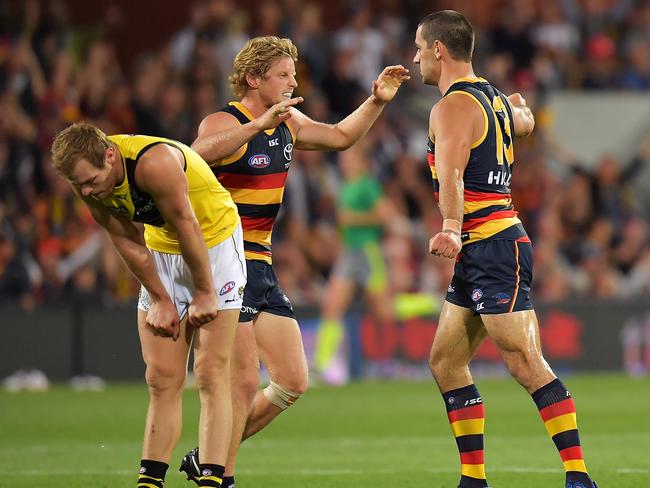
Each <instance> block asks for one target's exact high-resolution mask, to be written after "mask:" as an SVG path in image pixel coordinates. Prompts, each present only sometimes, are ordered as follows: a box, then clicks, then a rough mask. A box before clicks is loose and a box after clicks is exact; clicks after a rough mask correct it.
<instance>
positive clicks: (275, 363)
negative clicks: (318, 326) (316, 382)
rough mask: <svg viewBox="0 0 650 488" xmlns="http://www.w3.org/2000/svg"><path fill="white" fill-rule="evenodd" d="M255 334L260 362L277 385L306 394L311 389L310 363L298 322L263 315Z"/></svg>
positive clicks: (261, 314) (256, 323) (264, 313)
mask: <svg viewBox="0 0 650 488" xmlns="http://www.w3.org/2000/svg"><path fill="white" fill-rule="evenodd" d="M254 330H255V339H256V341H257V347H258V350H259V354H260V358H261V359H262V362H264V364H265V365H266V367H267V368H268V370H269V373H270V375H271V378H272V379H273V381H275V382H276V383H278V384H280V385H282V387H283V388H285V389H287V390H290V391H294V392H303V391H304V390H305V389H306V388H307V359H306V358H305V350H304V348H303V344H302V335H301V334H300V328H299V327H298V322H297V321H296V320H295V319H293V318H291V317H283V316H280V315H273V314H270V313H267V312H261V313H260V314H259V315H258V316H257V317H256V319H255V326H254Z"/></svg>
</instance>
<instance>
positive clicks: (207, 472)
mask: <svg viewBox="0 0 650 488" xmlns="http://www.w3.org/2000/svg"><path fill="white" fill-rule="evenodd" d="M201 476H212V471H211V470H209V469H204V470H203V471H201Z"/></svg>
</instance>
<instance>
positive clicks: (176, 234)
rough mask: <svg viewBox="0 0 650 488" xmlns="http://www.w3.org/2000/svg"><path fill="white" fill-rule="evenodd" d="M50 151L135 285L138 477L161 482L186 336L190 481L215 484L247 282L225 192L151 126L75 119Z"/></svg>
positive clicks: (226, 436)
mask: <svg viewBox="0 0 650 488" xmlns="http://www.w3.org/2000/svg"><path fill="white" fill-rule="evenodd" d="M52 159H53V164H54V167H55V168H56V170H57V171H58V172H59V173H60V174H61V175H63V176H64V177H65V178H66V179H67V180H68V181H69V182H70V183H71V185H72V187H73V189H74V191H75V193H77V194H78V195H79V196H80V197H81V198H82V200H83V201H84V202H85V203H86V205H87V206H88V208H89V209H90V212H91V213H92V216H93V217H94V219H95V220H96V221H97V222H98V223H99V224H100V225H101V226H102V227H104V229H106V231H107V232H108V234H109V236H110V238H111V240H112V242H113V245H114V246H115V248H116V249H117V251H118V252H119V254H120V255H121V257H122V259H123V260H124V262H125V263H126V264H127V266H128V267H129V269H130V270H131V271H132V272H133V274H134V275H135V276H136V277H137V278H138V280H140V283H141V284H142V289H141V293H140V300H139V303H138V332H139V335H140V342H141V345H142V355H143V358H144V361H145V363H146V366H147V369H146V380H147V384H148V386H149V410H148V413H147V420H146V429H145V435H144V444H143V449H142V461H141V466H140V476H139V480H138V487H141V488H145V487H146V488H151V487H157V488H160V487H162V486H163V483H164V478H165V473H166V471H167V467H168V463H169V458H170V456H171V453H172V450H173V449H174V446H175V445H176V443H177V441H178V438H179V436H180V432H181V399H182V392H183V385H184V382H185V377H186V372H187V361H188V356H189V349H190V344H193V345H194V373H195V376H196V383H197V386H198V390H199V396H200V399H201V417H200V425H199V445H200V446H201V452H202V453H205V454H204V455H202V458H203V464H202V465H201V466H200V471H201V472H200V476H199V478H198V483H199V486H211V487H218V486H221V481H222V478H223V470H224V464H225V461H226V455H227V451H228V448H227V446H228V443H229V441H230V433H231V425H232V413H231V398H230V354H231V349H232V343H233V340H234V336H235V328H236V324H237V319H238V316H239V308H240V307H241V303H242V297H243V290H244V287H245V285H246V268H245V263H244V260H243V256H244V252H243V241H242V231H241V224H240V222H239V217H238V215H237V210H236V207H235V204H234V203H233V201H232V198H231V197H230V194H229V193H228V192H227V191H226V190H225V189H224V188H223V187H222V186H221V185H220V184H219V182H218V181H217V179H216V178H215V177H214V175H213V174H212V171H210V168H209V167H208V165H207V164H206V163H205V161H203V159H201V157H200V156H199V155H198V154H196V153H195V152H194V151H192V150H191V149H190V148H189V147H187V146H184V145H183V144H181V143H178V142H175V141H171V140H168V139H163V138H159V137H148V136H138V135H134V136H127V135H117V136H109V137H107V136H106V135H105V134H104V133H103V132H102V131H101V130H99V129H97V128H96V127H94V126H92V125H90V124H86V123H79V124H74V125H72V126H70V127H68V128H67V129H65V130H63V131H62V132H60V133H59V134H58V135H57V136H56V138H55V140H54V143H53V145H52ZM134 222H140V223H143V224H144V232H143V231H142V230H141V227H139V226H136V225H135V223H134ZM192 339H193V342H192Z"/></svg>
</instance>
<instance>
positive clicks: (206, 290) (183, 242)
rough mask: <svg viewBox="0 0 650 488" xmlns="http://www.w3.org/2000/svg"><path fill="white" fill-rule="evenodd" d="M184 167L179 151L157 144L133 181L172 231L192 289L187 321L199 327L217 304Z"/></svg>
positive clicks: (142, 158) (142, 161) (147, 153)
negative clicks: (174, 233) (175, 235)
mask: <svg viewBox="0 0 650 488" xmlns="http://www.w3.org/2000/svg"><path fill="white" fill-rule="evenodd" d="M184 164H185V162H184V159H183V156H182V153H181V152H180V150H179V149H176V148H173V147H171V146H168V145H166V144H157V145H155V146H153V147H152V148H150V149H149V150H147V152H146V153H144V155H142V156H141V158H140V161H139V163H138V166H137V168H136V173H135V178H136V182H137V183H138V186H139V187H140V188H142V189H143V190H144V191H146V192H147V193H149V194H150V195H151V196H152V197H153V199H154V202H155V203H156V207H157V208H158V210H159V211H160V214H161V215H162V216H163V218H164V219H165V222H166V223H167V224H169V225H170V226H171V227H172V228H173V229H174V230H176V233H177V235H178V243H179V245H180V248H181V253H182V255H183V258H184V260H185V262H186V263H187V266H188V267H189V269H190V273H191V274H192V281H193V283H194V289H195V292H194V299H193V301H192V304H191V305H190V309H189V311H188V315H189V317H188V320H189V321H190V324H191V325H193V326H199V325H201V324H204V323H206V322H209V321H211V320H213V319H214V318H215V317H216V316H217V306H218V304H217V297H216V294H215V291H214V285H213V280H212V268H211V266H210V262H209V259H208V249H207V247H206V245H205V240H204V239H203V233H202V232H201V228H200V226H199V222H198V220H197V218H196V215H195V214H194V210H193V209H192V206H191V205H190V200H189V195H188V186H187V177H186V175H185V172H184V171H183V165H184Z"/></svg>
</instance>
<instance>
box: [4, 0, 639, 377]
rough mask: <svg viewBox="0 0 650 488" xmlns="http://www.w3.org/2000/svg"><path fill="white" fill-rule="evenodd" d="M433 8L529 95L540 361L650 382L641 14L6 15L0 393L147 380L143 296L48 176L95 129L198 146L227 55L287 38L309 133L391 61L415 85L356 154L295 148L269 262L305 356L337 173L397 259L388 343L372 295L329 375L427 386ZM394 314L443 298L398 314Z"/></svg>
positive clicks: (250, 10)
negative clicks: (22, 380) (423, 60)
mask: <svg viewBox="0 0 650 488" xmlns="http://www.w3.org/2000/svg"><path fill="white" fill-rule="evenodd" d="M442 8H454V9H456V10H459V11H461V12H463V13H464V14H465V15H466V16H467V17H468V18H469V20H470V21H471V22H472V24H473V26H474V28H475V31H476V37H477V43H476V45H477V50H476V53H475V63H474V67H475V71H476V73H477V74H478V75H480V76H483V77H485V78H487V79H488V80H489V81H490V82H492V83H493V84H494V85H495V86H496V87H498V88H499V89H500V90H501V91H503V92H505V93H512V92H521V93H522V94H523V95H524V96H525V98H526V100H527V101H528V104H529V105H530V106H531V107H532V109H533V110H534V113H535V116H536V122H537V123H536V128H535V131H534V133H533V135H532V136H531V137H528V138H527V139H525V140H521V141H517V142H516V145H515V146H516V150H515V158H516V163H515V166H514V177H513V182H512V195H513V201H514V204H515V208H516V210H517V211H518V212H519V218H520V219H521V220H522V222H523V223H524V225H525V227H526V229H527V231H528V233H529V235H530V237H531V239H532V241H533V245H534V253H535V255H534V259H535V269H534V283H533V292H532V298H533V300H534V303H535V304H536V307H537V308H538V310H539V312H540V318H541V324H542V335H543V340H544V348H545V351H546V355H547V356H548V358H549V360H550V361H551V362H552V363H553V366H555V367H556V368H563V369H566V370H571V371H574V370H625V371H628V372H629V373H630V374H634V375H641V374H646V373H647V371H648V357H649V356H650V353H649V352H648V350H649V346H648V343H649V339H648V335H649V333H648V326H647V325H646V323H647V321H648V319H647V316H648V314H650V238H649V230H648V218H649V216H650V191H648V188H650V170H648V163H649V162H650V1H648V0H599V1H591V0H485V1H480V2H478V1H471V0H449V1H427V2H424V1H417V0H412V1H402V0H367V1H356V2H346V1H343V0H332V1H328V2H324V1H301V0H269V1H265V2H257V1H253V0H244V1H239V2H234V1H232V0H194V1H189V2H182V4H179V2H174V1H171V0H165V1H156V2H154V1H145V0H142V1H137V2H133V1H128V0H101V1H99V0H98V1H93V2H87V1H82V0H48V1H45V0H24V1H12V0H0V328H1V331H2V334H3V336H4V338H3V340H2V341H0V378H3V377H5V376H8V375H10V374H11V373H12V372H14V371H17V370H19V369H27V368H36V369H41V370H42V371H44V372H45V373H46V374H47V375H48V376H49V377H51V378H52V379H57V380H64V379H67V378H70V377H72V376H77V375H80V374H95V375H99V376H102V377H105V378H108V379H141V378H142V372H143V371H142V361H141V359H140V353H139V347H138V338H137V334H136V327H135V321H136V314H135V306H134V304H133V302H134V299H135V297H136V296H137V293H138V290H139V286H138V284H137V282H136V281H135V280H134V279H133V277H132V276H131V275H130V274H129V273H128V271H127V270H126V268H125V267H124V265H123V264H122V262H121V260H120V259H119V258H118V257H117V255H116V253H115V252H114V250H113V249H112V247H111V245H110V244H109V242H108V240H107V238H106V236H105V235H104V233H103V232H102V231H101V230H100V229H99V228H98V227H97V225H96V224H95V223H94V222H93V220H92V218H91V217H90V215H89V214H88V211H87V209H86V208H85V207H84V206H83V205H82V204H81V203H80V202H79V201H78V200H77V199H76V198H75V197H74V195H73V194H72V192H71V188H70V187H69V185H68V184H67V183H66V182H64V181H62V180H61V179H60V178H59V177H58V176H57V175H56V174H54V172H53V170H52V167H51V161H50V145H51V142H52V138H53V136H54V135H55V134H56V133H57V132H58V131H60V130H61V129H63V128H64V127H66V126H67V125H69V124H70V123H72V122H75V121H78V120H88V121H89V122H92V123H94V124H96V125H98V126H99V127H100V128H102V129H103V130H105V131H106V132H107V133H140V134H151V135H156V136H165V137H169V138H172V139H176V140H179V141H182V142H184V143H187V144H191V143H192V141H193V140H194V139H195V137H196V133H197V128H198V125H199V123H200V121H201V120H202V119H203V117H205V116H206V115H207V114H210V113H212V112H214V111H216V110H219V109H220V108H221V107H222V106H223V105H224V104H225V103H227V102H228V101H229V100H231V99H232V95H231V94H230V91H229V85H228V75H229V73H230V71H231V68H232V61H233V57H234V55H235V53H237V51H238V50H239V49H240V48H241V47H242V46H243V44H244V43H245V42H246V41H247V40H248V39H249V38H251V37H253V36H258V35H278V36H282V37H290V38H292V39H293V40H294V42H295V43H296V45H297V46H298V49H299V61H298V63H297V66H296V70H297V80H298V83H299V86H298V89H297V90H296V93H295V94H296V95H297V96H302V97H304V99H305V102H304V103H303V104H302V105H301V106H300V110H301V111H303V112H304V113H305V114H307V115H308V116H310V117H312V118H314V119H316V120H322V121H327V122H331V123H336V122H337V121H339V120H341V118H343V117H345V116H346V115H347V114H349V113H350V112H351V111H352V110H354V109H355V108H356V107H357V106H358V105H359V103H360V102H361V101H363V100H365V98H366V97H367V96H368V94H369V93H370V90H371V83H372V81H373V80H374V79H375V78H376V77H377V75H378V74H379V73H380V72H381V70H382V68H383V67H384V66H385V65H388V64H403V65H405V66H406V67H408V68H409V69H410V70H411V80H410V81H409V82H408V83H405V84H404V85H403V86H402V88H401V89H400V92H399V93H398V96H397V99H396V100H395V101H394V102H392V103H391V104H390V105H389V106H387V107H386V110H385V111H384V113H383V114H382V116H381V117H380V119H379V120H378V121H377V123H376V124H375V126H374V127H373V129H372V130H371V131H370V132H369V133H368V135H367V136H366V137H365V138H364V139H363V140H362V141H361V142H360V143H359V144H357V145H356V146H355V147H354V148H353V149H352V150H351V151H347V152H345V153H324V152H305V151H297V150H296V151H294V153H293V161H292V164H291V171H290V172H289V176H288V180H287V186H286V190H285V193H284V204H283V207H282V209H281V212H280V215H279V217H278V220H277V222H276V225H275V228H274V231H273V265H274V268H275V269H276V272H277V274H278V276H279V279H280V282H281V284H282V287H283V289H284V291H285V292H286V294H287V296H288V297H289V299H290V300H291V302H292V303H293V304H294V306H295V307H296V309H297V310H298V312H299V318H300V319H301V320H300V323H301V327H302V329H303V332H304V341H305V346H306V348H307V350H308V351H309V353H310V354H311V353H312V351H313V349H314V344H313V342H314V334H315V331H316V330H317V329H318V327H319V324H320V323H321V315H322V309H323V305H324V304H325V303H327V300H328V296H327V291H326V290H327V282H328V279H329V277H330V275H331V272H332V270H333V268H334V266H335V263H336V262H337V259H338V258H339V257H340V256H341V255H342V254H343V253H344V252H345V245H346V244H345V242H343V239H342V232H341V215H342V214H343V213H344V211H343V209H342V206H341V205H342V203H341V200H340V194H341V189H342V188H344V187H345V185H346V184H347V182H346V175H345V174H344V173H345V171H344V169H345V166H346V164H347V165H348V166H349V165H350V162H351V160H352V162H355V161H356V162H361V163H362V164H361V166H363V167H364V168H366V169H367V171H368V173H369V175H368V177H369V178H370V179H372V180H373V182H374V183H373V184H376V185H377V187H378V188H380V190H381V191H380V192H378V193H381V198H383V199H384V200H385V201H386V202H387V203H388V205H389V206H390V208H391V212H389V215H390V217H389V218H385V219H384V221H383V223H382V226H381V227H382V228H381V230H380V232H379V233H378V235H380V237H379V242H377V249H378V250H379V251H378V252H377V253H376V254H375V255H374V258H376V259H375V260H374V261H373V264H377V263H379V264H381V263H382V261H383V262H384V264H385V276H384V278H385V282H386V284H387V285H386V286H387V288H386V290H385V291H386V294H387V296H388V297H389V298H388V299H387V300H386V304H387V309H389V310H393V311H394V314H393V315H394V317H393V320H392V321H391V320H388V321H387V322H386V323H387V324H388V325H385V324H384V325H381V326H379V325H377V323H378V321H377V316H378V315H380V314H379V313H378V310H373V309H372V308H371V307H369V306H367V305H364V304H363V303H364V300H363V299H362V298H363V297H364V292H365V291H367V290H359V294H358V295H355V296H354V300H353V302H354V305H353V306H352V309H351V310H350V311H348V313H347V316H346V320H345V323H346V330H347V336H346V341H345V342H344V344H343V348H342V349H341V351H340V354H339V360H340V364H339V372H338V375H339V376H338V380H340V381H345V380H346V379H347V378H348V377H350V376H351V377H353V378H357V377H359V378H360V377H386V376H406V377H417V376H421V375H424V376H426V375H427V374H428V373H427V372H426V358H427V354H428V349H429V347H430V343H431V339H432V337H433V334H434V332H435V320H436V313H437V311H438V309H439V305H440V303H441V301H442V300H443V299H444V295H445V292H446V289H447V286H448V284H449V279H450V276H451V273H452V264H453V263H451V262H450V261H448V260H444V259H441V258H436V257H432V256H430V255H429V254H428V252H427V249H428V239H429V238H430V236H432V235H433V234H435V232H437V231H438V230H439V229H440V226H441V220H440V214H439V211H438V209H437V208H436V205H435V202H434V199H433V192H432V188H431V175H430V171H429V168H428V166H427V163H426V157H425V156H426V141H427V131H426V127H427V120H428V115H429V111H430V109H431V106H432V105H433V104H434V103H435V102H436V101H437V100H438V99H439V96H440V95H439V93H438V91H437V90H436V89H435V87H430V86H425V85H423V84H422V83H421V80H420V79H419V74H418V73H419V70H418V68H417V66H416V65H414V64H413V63H412V60H413V57H414V55H415V50H414V47H413V41H414V33H415V29H416V27H417V24H418V21H419V20H420V19H421V18H422V17H423V16H424V15H426V14H427V13H429V12H431V11H434V10H438V9H442ZM346 158H347V162H346ZM382 266H383V265H382ZM400 296H417V297H427V298H426V300H429V301H430V302H431V303H429V305H427V306H425V307H424V308H425V309H426V310H425V311H424V312H422V311H419V312H418V313H417V314H416V315H410V316H408V317H406V316H405V315H404V314H403V313H401V312H400V311H399V308H400V306H399V301H400V298H399V297H400ZM357 297H359V300H356V298H357ZM426 300H425V301H426ZM393 302H394V304H393ZM431 304H433V305H431ZM427 307H428V308H427ZM407 308H408V307H407ZM406 315H409V314H406ZM382 317H384V319H385V316H383V315H382ZM382 320H383V319H382ZM382 323H383V322H382ZM373 324H374V325H373ZM500 364H501V363H500V360H499V359H498V358H497V357H496V354H495V351H494V349H493V348H492V347H491V346H490V345H489V344H486V345H485V346H484V347H483V348H482V349H481V351H480V352H479V355H478V357H477V364H476V365H475V368H477V369H481V370H482V371H484V372H485V373H486V374H487V373H498V374H500V373H501V372H502V371H501V370H500V368H501V366H500Z"/></svg>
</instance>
